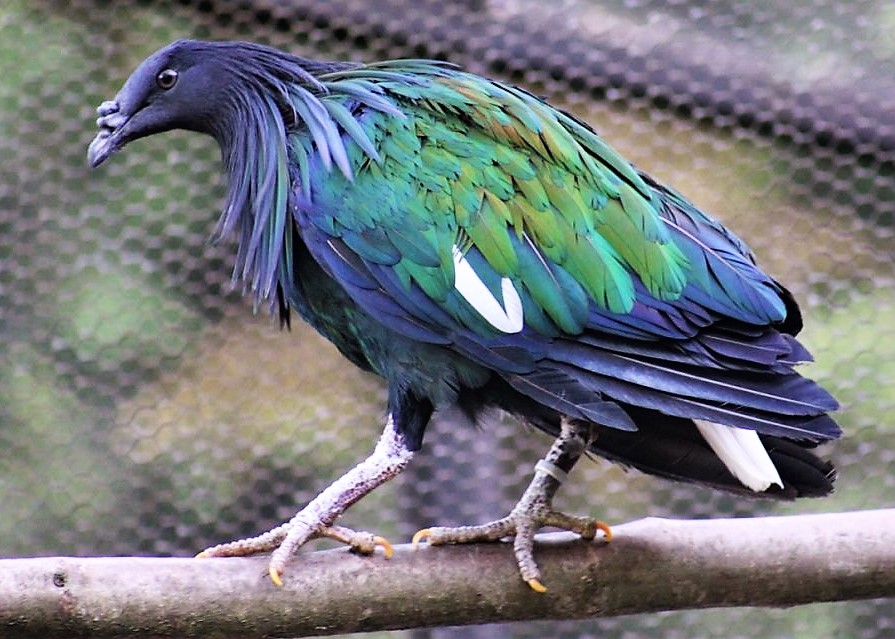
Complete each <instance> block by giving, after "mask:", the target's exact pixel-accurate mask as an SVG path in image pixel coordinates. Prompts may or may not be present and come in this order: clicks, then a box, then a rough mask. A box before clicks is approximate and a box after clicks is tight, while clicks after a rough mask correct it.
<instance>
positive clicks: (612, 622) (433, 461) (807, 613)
mask: <svg viewBox="0 0 895 639" xmlns="http://www.w3.org/2000/svg"><path fill="white" fill-rule="evenodd" d="M178 37H199V38H212V39H233V38H239V39H250V40H255V41H260V42H265V43H269V44H273V45H275V46H279V47H282V48H285V49H289V50H291V51H293V52H296V53H299V54H301V55H305V56H310V57H317V58H325V59H354V60H363V61H370V60H375V59H382V58H394V57H438V58H445V59H449V60H451V61H453V62H457V63H459V64H461V65H463V66H465V67H467V68H468V69H470V70H473V71H476V72H479V73H484V74H488V75H492V76H497V77H499V78H502V79H504V80H507V81H509V82H513V83H516V84H519V85H522V86H525V87H526V88H528V89H530V90H532V91H533V92H535V93H538V94H543V95H546V96H548V98H549V99H550V100H551V101H552V102H553V103H555V104H557V105H559V106H562V107H564V108H566V109H568V110H570V111H572V112H574V113H576V114H578V115H579V116H581V117H582V118H584V119H585V120H587V121H588V122H590V123H591V124H593V126H594V127H595V128H596V129H597V130H598V131H599V132H601V134H602V135H603V136H604V137H605V138H606V139H608V140H609V141H610V143H612V144H613V145H614V146H615V147H616V148H618V149H620V150H621V151H622V152H623V153H624V154H625V155H626V156H627V157H629V158H630V159H632V160H633V161H635V163H636V164H638V165H639V166H640V167H642V168H644V169H646V170H647V171H649V172H650V173H652V174H653V175H655V176H657V177H658V178H659V179H661V180H662V181H664V182H666V183H669V184H672V185H674V186H675V187H676V188H677V189H679V190H680V191H682V192H684V193H685V194H687V195H688V196H689V197H690V198H691V199H693V200H694V201H695V202H697V203H698V204H699V205H700V206H701V207H703V208H704V209H705V210H707V211H710V212H712V213H713V214H714V215H716V216H717V217H719V218H720V219H722V220H723V221H724V222H725V223H726V224H727V225H728V226H730V227H731V228H733V229H735V230H736V232H737V233H738V234H740V235H741V236H743V237H744V238H745V239H746V240H747V241H748V242H749V244H750V245H751V246H752V248H753V249H754V250H755V251H756V253H757V254H758V256H759V258H760V262H761V263H762V265H763V266H764V267H765V268H766V270H768V271H769V272H770V273H772V274H774V275H775V276H776V277H778V278H779V279H780V280H781V281H783V282H785V283H786V284H787V285H788V287H790V288H791V289H792V290H793V292H794V293H795V295H796V297H797V298H798V299H799V300H800V301H801V303H802V306H803V311H804V313H805V316H806V318H807V321H806V329H805V332H804V341H805V342H806V344H807V345H808V346H809V348H810V349H811V350H812V351H813V352H814V354H815V356H816V358H817V363H815V364H813V365H811V367H810V369H809V373H810V375H811V376H813V377H814V378H816V379H818V380H820V381H821V382H822V383H823V384H824V385H825V386H826V387H827V388H829V389H830V390H832V391H833V393H834V394H835V395H836V396H837V397H838V398H839V399H840V400H841V402H842V403H843V405H844V409H843V411H842V412H841V413H840V415H839V419H840V422H841V424H842V425H843V427H844V429H845V431H846V437H845V438H844V439H843V440H841V441H839V442H837V443H836V444H835V445H834V446H831V447H830V448H829V449H828V450H826V451H825V452H826V454H828V455H829V456H830V457H831V458H832V459H833V460H834V461H835V463H836V464H837V466H838V467H839V470H840V476H839V480H838V486H837V492H836V493H835V495H834V496H832V497H830V498H828V499H825V500H816V501H803V502H799V503H795V504H791V505H777V504H770V503H766V502H762V501H750V500H744V499H740V498H736V497H731V496H729V495H723V494H719V493H715V492H712V491H709V490H706V489H701V488H697V487H692V486H685V485H678V484H673V483H669V482H665V481H661V480H658V479H653V478H650V477H646V476H644V475H641V474H639V473H636V472H625V471H623V470H621V469H619V468H617V467H615V466H612V465H610V464H609V463H607V462H602V461H598V462H596V463H594V462H582V464H580V466H579V467H578V468H577V469H576V470H575V475H574V480H575V481H571V482H569V483H568V484H567V485H566V486H565V487H564V488H563V490H562V491H561V492H560V495H559V498H558V505H559V506H560V507H562V508H564V509H566V510H569V511H571V512H581V513H587V512H592V513H595V514H599V515H600V517H601V518H603V519H605V520H607V521H613V522H621V521H626V520H630V519H635V518H639V517H643V516H648V515H656V516H684V517H706V516H720V515H725V516H732V515H748V514H765V513H785V512H811V511H821V510H825V511H840V510H848V509H856V508H872V507H880V506H883V505H886V504H891V502H892V497H893V494H895V473H893V472H892V471H893V457H895V452H893V451H895V447H893V446H892V443H891V442H892V441H893V439H892V436H893V434H895V420H893V418H892V415H893V414H895V364H893V362H895V322H893V321H892V318H893V313H895V290H893V282H895V269H893V258H892V254H893V250H895V233H893V225H895V178H893V157H895V156H893V154H895V124H893V123H895V81H893V78H895V6H893V5H892V3H890V2H886V1H885V0H857V1H854V2H836V1H831V0H805V1H804V2H797V3H782V2H781V3H753V2H750V1H748V0H715V1H713V2H690V1H688V0H674V1H672V2H660V1H658V0H606V1H604V2H596V1H595V0H592V1H589V0H555V1H554V2H550V3H543V2H540V1H538V0H465V1H458V2H454V3H450V2H443V1H436V0H326V1H318V2H314V1H311V0H295V1H292V2H273V1H270V2H263V1H259V2H249V1H245V2H236V1H230V2H212V1H201V2H188V1H182V2H170V1H159V2H150V1H146V0H132V1H125V2H114V3H111V2H100V1H91V0H71V1H67V2H52V1H50V0H6V1H5V2H4V3H3V6H2V7H0V131H2V135H0V158H2V163H0V336H2V339H0V362H2V365H0V504H2V512H3V516H2V517H0V554H2V555H3V556H17V555H51V554H52V555H55V554H74V555H95V554H110V555H115V554H140V555H188V554H192V553H194V552H195V551H196V550H197V549H201V548H203V547H205V546H207V545H210V544H213V543H217V542H221V541H226V540H229V539H232V538H236V537H238V536H246V535H251V534H254V533H257V532H259V531H262V530H266V529H267V528H269V527H271V526H273V525H275V524H277V523H280V522H281V521H283V520H285V519H288V518H289V517H290V516H291V515H293V514H294V512H295V510H296V508H297V507H298V506H300V505H301V504H303V503H305V502H306V501H307V500H308V499H309V498H311V497H312V496H313V495H314V494H315V493H316V491H318V490H319V489H321V488H322V487H324V486H325V485H326V484H327V483H328V482H329V481H331V480H332V479H334V478H335V477H336V476H338V474H339V473H341V472H342V471H343V470H344V469H347V468H348V467H350V466H351V465H353V464H354V463H355V462H356V461H358V460H360V459H361V458H363V457H364V456H365V455H366V454H367V453H368V451H369V450H370V449H371V447H372V445H373V443H374V442H375V439H376V437H377V434H378V432H379V430H380V429H381V425H382V421H383V412H384V406H385V403H384V402H385V395H384V388H383V385H382V383H381V382H380V381H379V380H378V379H375V378H373V377H371V376H369V375H366V374H363V373H361V372H359V371H357V370H355V369H354V368H353V367H352V366H351V365H350V364H349V363H348V362H346V361H344V360H343V359H342V358H341V357H340V356H339V355H338V353H337V352H336V351H335V349H334V348H332V347H331V346H330V345H329V344H327V343H325V342H323V341H322V340H321V338H319V337H318V336H317V335H316V334H315V333H314V332H313V331H311V330H309V329H308V328H307V327H305V326H302V325H297V326H293V329H292V331H291V332H286V331H280V330H278V329H277V327H276V326H275V323H274V322H272V321H271V320H270V319H269V318H268V317H267V316H266V314H265V313H263V312H260V313H257V314H256V313H253V309H252V304H251V301H250V300H248V299H246V298H244V297H243V296H242V295H241V292H240V291H239V290H233V288H232V287H231V285H230V272H231V269H232V263H233V259H234V250H233V246H232V245H231V244H229V243H227V242H223V243H220V244H210V243H209V242H208V237H209V236H210V234H211V232H212V230H213V228H214V225H215V222H216V219H217V214H218V211H219V210H220V207H221V205H222V197H223V186H222V179H221V177H220V167H219V158H218V150H217V148H216V146H215V145H214V142H213V141H212V140H210V139H206V138H203V137H200V136H197V135H192V134H187V133H174V134H168V135H165V136H158V137H156V138H150V139H147V140H145V141H141V142H139V143H138V144H139V148H136V147H134V148H131V149H129V151H128V152H126V153H123V154H121V155H120V156H119V157H116V158H115V161H114V162H110V163H109V164H108V165H107V166H105V167H103V169H102V170H101V171H98V172H90V171H89V170H88V168H87V166H86V162H85V151H86V146H87V143H88V142H89V141H90V139H91V137H92V136H93V135H94V132H95V128H94V124H93V121H94V118H95V111H94V110H95V108H96V105H98V104H99V103H100V102H101V101H102V100H104V99H107V98H109V97H111V96H113V95H114V93H115V92H116V91H117V90H118V87H119V86H120V84H121V82H122V81H123V79H124V78H125V77H127V75H128V74H129V73H130V71H131V70H132V69H133V67H134V66H135V65H136V64H137V63H138V62H139V61H140V60H142V59H143V57H145V56H146V55H147V54H148V53H150V52H151V51H153V50H155V49H156V48H158V47H159V46H161V45H162V44H164V43H166V42H168V41H170V40H172V39H175V38H178ZM548 445H549V441H548V440H547V438H546V437H544V436H542V435H540V434H538V433H534V432H530V431H529V430H527V429H524V428H520V427H519V426H518V425H517V424H515V423H512V422H510V421H498V422H495V423H494V424H492V425H491V426H490V427H488V428H486V429H484V430H482V431H480V432H475V431H472V430H465V429H455V428H452V427H451V425H450V424H447V423H442V422H439V423H436V424H435V425H434V426H433V427H432V428H430V431H429V433H428V435H427V440H426V445H425V447H424V451H423V452H422V453H421V455H420V456H418V457H417V459H416V460H415V461H414V463H413V464H412V465H411V469H410V470H409V471H408V472H407V473H406V474H405V475H404V476H402V477H399V478H398V479H396V480H395V481H393V482H392V483H391V484H390V485H387V486H385V487H383V488H382V489H380V490H378V491H377V492H376V493H374V494H373V495H372V496H370V497H369V498H367V499H365V500H363V501H362V502H361V503H359V504H358V505H357V506H355V507H354V508H353V509H352V510H351V511H349V513H348V514H347V515H346V516H345V521H346V523H347V524H348V525H358V526H360V527H367V528H372V529H375V530H377V531H378V532H381V533H382V534H386V535H390V536H392V537H394V538H395V539H406V538H407V536H408V535H409V534H410V533H412V532H413V531H414V530H416V529H417V528H419V527H421V526H423V525H426V524H430V523H433V522H440V523H445V524H450V523H472V522H479V521H484V520H485V519H486V518H494V517H497V516H500V515H502V514H504V513H505V512H506V511H507V510H508V509H509V508H510V507H511V506H512V505H513V503H514V502H515V500H516V498H517V497H518V496H519V495H520V494H521V491H522V490H523V489H524V487H525V485H526V484H527V482H528V479H529V474H530V469H531V466H532V464H533V462H534V461H535V460H536V459H537V458H538V457H539V456H541V455H542V454H543V452H544V450H546V448H547V447H548ZM411 634H412V636H414V637H422V636H434V637H447V636H458V637H459V636H463V637H471V636H482V637H484V636H513V637H545V636H551V637H647V636H657V637H658V636H662V637H717V636H724V637H834V636H836V637H865V638H868V639H869V638H871V637H880V638H881V637H891V636H893V634H895V614H893V608H892V603H891V601H890V602H874V601H865V602H856V603H847V604H845V603H843V604H823V605H814V606H806V607H800V608H796V609H792V610H786V611H784V610H750V609H738V610H710V611H691V612H676V613H667V614H651V615H635V616H630V617H620V618H615V619H605V620H598V621H592V622H563V623H538V624H532V623H526V624H524V625H512V624H510V625H504V626H486V627H481V628H466V629H462V630H452V629H439V630H432V631H425V632H422V631H419V632H416V633H384V634H382V635H379V636H383V637H385V636H389V637H402V636H411Z"/></svg>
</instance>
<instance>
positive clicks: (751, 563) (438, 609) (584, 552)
mask: <svg viewBox="0 0 895 639" xmlns="http://www.w3.org/2000/svg"><path fill="white" fill-rule="evenodd" d="M614 531H615V539H614V540H613V541H612V543H610V544H605V543H602V542H591V543H586V542H583V541H581V540H578V539H574V538H573V537H572V536H571V535H568V534H549V535H540V536H539V537H538V542H539V543H538V546H537V548H536V551H535V554H536V557H537V560H538V561H539V563H540V565H541V567H542V568H543V572H544V578H545V582H546V584H547V586H548V588H549V591H548V592H547V593H546V594H537V593H535V592H532V591H531V590H529V589H528V587H527V586H526V585H525V584H524V583H522V581H521V580H520V579H519V575H518V572H517V569H516V566H515V563H514V560H513V554H512V549H511V546H510V545H509V544H490V545H470V546H457V547H437V548H429V547H424V548H421V549H419V550H416V551H413V550H412V549H411V548H410V547H409V546H401V547H398V548H396V553H395V556H394V558H392V559H391V560H390V561H387V560H385V559H384V558H383V557H382V556H381V555H377V556H375V557H358V556H355V555H352V554H351V553H349V552H347V551H344V550H330V551H322V552H314V553H303V554H300V555H299V556H298V557H296V559H295V560H294V561H293V562H292V563H291V564H290V565H289V567H288V571H287V573H286V574H285V586H284V587H283V588H276V587H274V586H273V585H272V584H271V583H270V580H269V579H268V578H267V576H266V575H267V558H266V557H252V558H240V559H201V560H196V559H150V558H130V557H123V558H93V559H79V558H69V557H53V558H35V559H7V560H0V634H2V636H4V637H10V638H15V637H38V636H39V637H46V638H49V639H51V638H53V637H76V636H88V635H89V636H91V637H118V636H127V637H240V638H244V637H267V636H279V637H282V636H308V635H321V634H335V633H347V632H359V631H371V630H382V629H390V628H410V627H423V626H438V625H463V624H473V623H485V622H498V621H513V620H526V619H560V618H562V619H570V618H588V617H601V616H610V615H620V614H630V613H638V612H650V611H658V610H679V609H684V608H706V607H716V606H745V605H748V606H792V605H797V604H804V603H810V602H820V601H841V600H848V599H863V598H876V597H895V509H890V510H877V511H863V512H853V513H839V514H829V515H805V516H795V517H766V518H756V519H725V520H701V521H675V520H666V519H644V520H640V521H635V522H632V523H629V524H624V525H621V526H617V527H616V528H615V529H614Z"/></svg>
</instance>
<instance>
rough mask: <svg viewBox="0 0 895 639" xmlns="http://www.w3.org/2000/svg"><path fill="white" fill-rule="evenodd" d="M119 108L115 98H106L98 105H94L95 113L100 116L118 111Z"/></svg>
mask: <svg viewBox="0 0 895 639" xmlns="http://www.w3.org/2000/svg"><path fill="white" fill-rule="evenodd" d="M120 110H121V107H120V106H118V103H117V102H116V101H115V100H106V101H105V102H103V103H102V104H100V105H99V106H98V107H96V114H97V115H98V116H100V117H103V116H106V115H111V114H113V113H118V111H120Z"/></svg>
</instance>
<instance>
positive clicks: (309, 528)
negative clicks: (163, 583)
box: [198, 416, 413, 586]
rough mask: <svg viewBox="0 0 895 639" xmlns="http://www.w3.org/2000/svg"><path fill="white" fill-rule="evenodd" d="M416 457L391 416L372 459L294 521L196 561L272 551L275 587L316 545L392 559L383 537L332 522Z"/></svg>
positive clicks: (216, 548) (206, 552) (209, 552)
mask: <svg viewBox="0 0 895 639" xmlns="http://www.w3.org/2000/svg"><path fill="white" fill-rule="evenodd" d="M412 457H413V452H412V451H410V450H409V449H408V448H407V446H406V444H405V442H404V438H403V435H400V434H399V433H398V432H397V430H396V428H395V425H394V422H393V420H392V418H391V416H390V417H389V420H388V423H387V424H386V427H385V430H384V431H383V433H382V437H381V438H380V439H379V443H377V444H376V448H375V449H374V450H373V453H372V454H371V455H370V456H369V457H367V459H365V460H364V461H362V462H361V463H359V464H358V465H357V466H355V467H354V468H352V469H351V470H349V471H348V472H347V473H345V474H344V475H342V477H340V478H339V479H337V480H336V481H334V482H333V483H332V484H330V485H329V487H327V488H326V489H325V490H324V491H323V492H321V493H320V494H319V495H317V497H315V498H314V499H313V500H312V501H311V503H309V504H308V505H307V506H306V507H305V508H303V509H302V510H301V511H299V513H298V514H297V515H295V517H293V518H292V519H291V520H290V521H288V522H287V523H285V524H282V525H281V526H277V527H276V528H274V529H273V530H270V531H268V532H266V533H264V534H262V535H258V536H257V537H250V538H248V539H240V540H239V541H233V542H230V543H228V544H220V545H218V546H212V547H211V548H207V549H205V550H203V551H202V552H200V553H199V555H198V556H199V557H243V556H245V555H254V554H257V553H262V552H268V551H273V554H271V556H270V564H269V567H268V570H269V572H270V579H271V581H273V582H274V584H276V585H277V586H282V585H283V581H282V575H283V570H284V569H285V567H286V563H287V562H288V561H289V559H290V557H292V555H293V554H294V553H295V551H296V550H298V549H299V548H300V547H301V546H303V545H305V544H306V543H308V542H309V541H311V540H312V539H320V538H322V537H325V538H327V539H332V540H334V541H338V542H341V543H343V544H346V545H348V546H350V547H351V549H352V550H354V551H355V552H359V553H362V554H365V555H369V554H372V553H373V551H375V550H376V547H377V546H379V547H381V548H382V549H383V551H384V552H385V556H386V558H389V557H391V556H392V554H393V553H394V550H393V549H392V546H391V544H390V543H388V541H386V540H385V539H383V538H382V537H380V536H378V535H374V534H372V533H368V532H358V531H354V530H351V529H349V528H344V527H342V526H336V525H335V524H334V522H335V521H336V519H338V517H339V516H340V515H341V514H342V513H343V512H345V510H346V509H347V508H348V507H349V506H350V505H351V504H353V503H355V502H356V501H357V500H358V499H360V498H362V497H363V496H364V495H366V494H367V493H369V492H370V491H372V490H373V489H374V488H376V487H377V486H379V485H381V484H383V483H385V482H386V481H388V480H389V479H391V478H392V477H394V476H395V475H397V474H398V473H399V472H401V470H402V469H403V468H404V467H405V466H406V465H407V464H408V463H409V462H410V459H411V458H412Z"/></svg>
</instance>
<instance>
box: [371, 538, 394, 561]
mask: <svg viewBox="0 0 895 639" xmlns="http://www.w3.org/2000/svg"><path fill="white" fill-rule="evenodd" d="M373 543H374V544H376V545H377V546H382V550H383V552H384V553H385V558H386V559H391V558H392V555H394V554H395V549H394V548H392V545H391V544H390V543H388V539H386V538H385V537H380V536H378V535H376V536H374V537H373Z"/></svg>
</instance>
